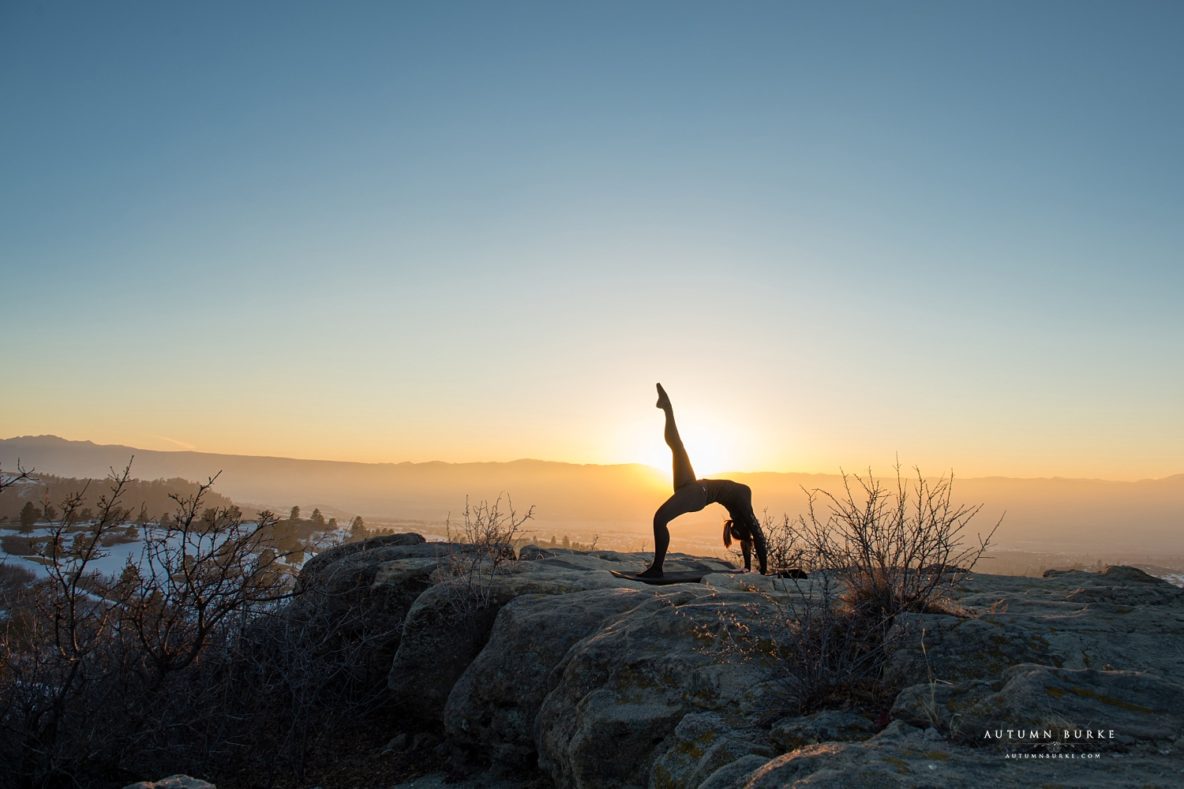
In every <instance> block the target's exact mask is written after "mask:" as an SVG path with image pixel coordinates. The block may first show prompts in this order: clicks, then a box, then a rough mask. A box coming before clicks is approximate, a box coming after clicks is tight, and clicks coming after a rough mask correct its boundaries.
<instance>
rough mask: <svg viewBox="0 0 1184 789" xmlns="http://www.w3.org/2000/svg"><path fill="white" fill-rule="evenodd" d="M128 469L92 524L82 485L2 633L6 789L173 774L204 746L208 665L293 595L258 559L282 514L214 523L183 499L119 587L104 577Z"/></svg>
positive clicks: (213, 715)
mask: <svg viewBox="0 0 1184 789" xmlns="http://www.w3.org/2000/svg"><path fill="white" fill-rule="evenodd" d="M129 475H130V465H129V467H127V468H125V469H124V470H123V471H122V472H121V473H116V472H114V471H113V472H112V474H111V477H110V480H109V489H108V491H107V492H106V493H105V494H104V495H102V496H101V497H100V499H99V502H98V506H97V507H96V512H95V513H93V515H94V517H88V518H87V519H86V521H87V524H88V525H87V526H86V528H85V529H82V530H79V529H78V526H79V524H80V523H81V522H82V521H83V518H82V509H83V508H82V502H83V500H84V495H85V493H86V491H85V489H84V490H81V491H78V492H76V493H74V494H72V495H70V496H69V497H68V498H67V499H66V500H65V501H63V502H62V506H61V515H60V519H59V520H58V521H56V522H55V524H54V526H53V528H52V530H51V533H50V536H49V539H48V540H47V541H46V543H45V546H44V548H43V551H44V560H45V567H46V570H47V572H48V578H46V579H44V580H41V581H39V582H36V583H34V584H33V585H32V586H31V587H30V588H28V589H27V590H26V596H25V600H26V606H25V608H24V609H23V610H22V611H21V612H20V615H19V616H12V617H9V618H6V619H5V621H4V622H3V625H2V626H0V730H2V731H3V736H2V737H0V783H3V784H4V785H11V786H66V785H78V784H79V783H83V782H84V783H86V784H87V785H103V784H105V783H115V784H119V783H121V782H123V783H126V782H127V779H132V778H138V777H143V775H151V774H154V773H156V772H159V770H160V769H162V768H167V767H170V766H172V762H173V761H174V758H175V757H177V756H178V755H179V754H185V753H188V754H190V755H193V754H194V751H195V749H196V748H197V747H198V744H199V743H203V742H205V741H206V738H205V737H203V736H202V734H203V730H204V729H203V727H207V724H208V723H209V722H210V721H213V720H216V719H218V717H219V716H220V715H222V714H223V711H221V710H218V709H215V708H212V707H210V705H209V701H208V699H209V698H211V695H210V693H209V690H210V688H209V684H210V682H211V681H212V680H213V676H214V675H213V674H212V673H211V672H209V671H208V670H207V669H208V668H209V667H210V666H211V665H214V664H215V663H216V662H217V661H218V659H219V658H220V657H221V656H223V655H225V654H226V652H227V650H228V647H229V645H231V644H233V643H234V640H235V638H236V635H237V633H238V632H240V631H241V628H242V627H243V626H244V623H246V622H248V621H250V620H251V619H253V618H255V617H257V616H259V615H261V614H262V613H263V612H264V611H265V610H266V609H268V608H269V607H272V606H274V605H275V604H276V603H277V602H278V601H279V600H282V599H283V598H284V597H286V596H287V594H288V592H287V590H286V587H285V586H284V584H283V583H282V579H281V578H280V577H279V576H277V575H276V574H275V573H274V572H273V569H274V564H273V563H274V554H273V558H271V559H270V560H269V559H267V558H265V554H264V552H263V551H262V550H261V549H262V548H263V547H264V546H265V545H266V544H267V539H268V530H269V528H270V524H271V523H272V522H273V518H272V517H271V516H270V515H268V514H266V513H264V514H263V515H261V516H260V519H259V521H258V522H254V523H244V522H243V521H242V520H241V517H240V514H239V513H238V512H237V511H234V510H221V511H217V510H215V511H213V512H212V513H210V514H209V516H208V517H206V515H207V512H208V511H207V510H203V508H202V501H203V498H204V495H205V493H206V492H207V491H208V490H209V489H210V487H211V486H212V485H213V480H212V479H211V480H210V481H209V482H208V483H207V484H206V485H203V486H200V487H199V488H198V490H197V492H196V494H195V495H193V496H191V497H187V498H184V499H182V498H178V499H177V500H176V504H177V513H176V516H175V517H174V518H173V519H172V521H171V525H170V526H169V527H168V528H167V529H163V530H159V531H154V532H153V533H151V534H148V535H146V539H145V547H144V552H143V555H142V556H141V560H140V563H139V564H133V563H129V564H128V565H126V566H125V568H124V570H123V572H122V574H121V575H120V577H119V578H118V579H111V578H106V577H103V576H101V575H99V574H98V573H96V571H95V569H94V568H95V565H96V562H97V561H98V560H99V559H101V558H102V557H103V556H104V555H105V551H104V550H103V544H104V542H105V541H106V540H107V539H108V538H109V537H110V536H111V535H112V534H115V533H118V532H119V531H122V530H123V529H125V523H126V520H127V517H128V513H127V511H126V510H125V509H124V508H123V507H122V506H121V504H120V502H121V499H122V497H123V495H124V493H125V491H126V488H127V485H128V481H129Z"/></svg>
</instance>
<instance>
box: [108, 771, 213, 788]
mask: <svg viewBox="0 0 1184 789" xmlns="http://www.w3.org/2000/svg"><path fill="white" fill-rule="evenodd" d="M123 789H218V787H216V786H214V785H213V784H212V783H209V782H208V781H203V780H201V779H200V778H190V777H189V776H188V775H181V774H177V775H170V776H169V777H168V778H161V779H160V780H159V781H140V782H139V783H135V784H128V785H127V786H125V787H123Z"/></svg>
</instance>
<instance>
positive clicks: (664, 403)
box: [657, 384, 670, 411]
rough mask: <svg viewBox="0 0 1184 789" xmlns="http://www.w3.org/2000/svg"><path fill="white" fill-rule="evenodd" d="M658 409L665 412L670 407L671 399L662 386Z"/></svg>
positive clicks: (659, 388)
mask: <svg viewBox="0 0 1184 789" xmlns="http://www.w3.org/2000/svg"><path fill="white" fill-rule="evenodd" d="M657 407H658V408H661V409H662V410H663V411H665V410H666V409H667V408H669V407H670V398H669V397H668V396H667V395H666V390H665V389H663V388H662V384H658V402H657Z"/></svg>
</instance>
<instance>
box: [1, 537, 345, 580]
mask: <svg viewBox="0 0 1184 789" xmlns="http://www.w3.org/2000/svg"><path fill="white" fill-rule="evenodd" d="M134 525H135V524H126V526H134ZM248 525H249V524H248ZM121 528H122V527H121ZM136 528H137V529H138V530H139V532H140V539H139V540H134V541H131V542H121V543H116V544H115V545H111V546H105V547H101V548H100V549H99V551H98V555H97V556H96V557H95V558H94V559H92V560H91V562H90V563H89V564H88V565H87V569H88V570H91V571H97V572H99V573H102V574H103V575H107V576H112V577H117V576H118V575H119V574H120V573H121V572H123V568H124V566H126V565H127V564H128V563H129V562H130V563H131V564H134V565H136V566H138V567H141V569H142V568H143V561H144V537H146V536H148V535H149V534H151V533H153V532H157V533H159V529H160V527H159V526H156V525H154V524H147V525H144V526H136ZM53 530H54V527H53V526H52V525H50V524H46V523H41V524H38V525H36V526H35V527H34V528H33V530H32V531H30V532H22V531H20V530H19V529H16V528H11V527H10V528H0V537H5V536H8V535H17V536H20V537H29V538H33V539H34V540H45V539H46V538H48V537H50V536H51V535H52V534H53ZM82 533H83V532H71V533H70V534H68V535H67V536H66V540H67V544H68V543H69V541H70V540H72V539H74V535H75V534H82ZM314 537H315V539H313V540H312V541H310V542H311V543H312V545H311V546H310V547H312V548H313V550H311V551H306V552H305V553H303V554H301V553H295V554H292V555H291V556H288V557H286V562H285V563H286V564H288V565H290V566H292V567H294V568H297V569H298V568H300V567H302V566H304V563H305V562H306V561H308V560H309V559H311V558H312V557H313V556H315V555H316V554H317V553H319V552H321V551H324V550H328V549H329V548H331V547H333V546H336V545H340V544H341V543H342V542H343V541H344V540H345V539H346V538H347V537H348V532H347V531H346V530H345V529H339V530H337V531H336V532H320V533H318V534H316V535H314ZM179 544H180V535H176V534H175V535H174V536H173V537H172V539H171V545H170V547H176V546H178V545H179ZM208 549H209V546H208V545H207V546H206V550H208ZM0 562H7V563H9V564H12V565H13V566H16V567H23V568H25V569H27V570H29V571H31V572H32V573H34V574H35V575H36V576H37V577H38V578H47V577H49V570H48V568H47V567H46V566H45V564H44V563H43V562H42V561H39V559H38V557H36V556H15V555H9V554H7V553H5V551H4V548H3V546H2V545H0Z"/></svg>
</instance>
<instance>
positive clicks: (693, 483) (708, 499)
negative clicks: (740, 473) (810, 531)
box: [640, 384, 768, 578]
mask: <svg viewBox="0 0 1184 789" xmlns="http://www.w3.org/2000/svg"><path fill="white" fill-rule="evenodd" d="M657 406H658V408H661V409H662V411H663V412H665V414H666V444H667V446H669V447H670V451H671V452H672V453H673V455H674V495H673V496H671V497H670V498H668V499H666V503H664V504H663V505H662V506H661V507H658V511H657V512H655V513H654V563H653V564H651V565H650V566H649V567H648V568H646V570H645V571H644V572H642V573H640V575H641V576H642V577H644V578H661V577H662V564H663V562H665V561H666V549H667V548H669V547H670V529H668V528H667V527H666V524H668V523H670V521H672V520H674V519H675V518H677V517H678V516H679V515H685V514H686V513H688V512H698V511H699V510H701V509H703V508H704V507H706V506H707V505H708V504H720V505H722V506H723V507H724V509H726V510H727V511H728V515H730V516H731V518H730V520H728V521H727V522H726V523H724V545H725V546H731V544H732V538H733V537H735V538H736V539H738V540H739V541H740V548H741V550H742V551H743V552H744V568H745V569H746V570H751V569H752V549H753V547H754V546H755V547H756V556H757V560H758V561H759V562H760V567H761V573H762V574H764V573H765V572H767V571H768V566H767V564H766V562H767V556H768V549H767V548H766V546H765V533H764V532H763V531H761V524H760V521H758V520H757V519H756V515H755V514H754V513H753V511H752V489H751V488H749V487H748V486H747V485H742V484H740V483H739V482H733V481H732V480H730V479H695V470H694V469H693V468H692V467H691V459H690V457H689V456H688V455H687V450H686V448H685V447H684V446H683V445H682V439H681V438H679V435H678V426H677V425H676V424H675V423H674V409H673V408H672V407H671V405H670V398H669V397H668V396H667V395H666V390H665V389H663V388H662V384H658V403H657Z"/></svg>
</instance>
